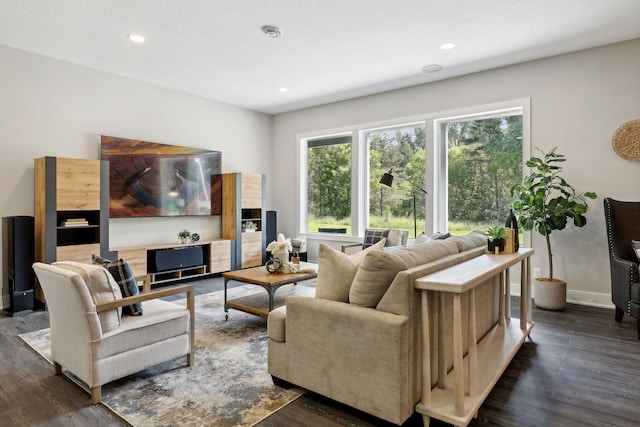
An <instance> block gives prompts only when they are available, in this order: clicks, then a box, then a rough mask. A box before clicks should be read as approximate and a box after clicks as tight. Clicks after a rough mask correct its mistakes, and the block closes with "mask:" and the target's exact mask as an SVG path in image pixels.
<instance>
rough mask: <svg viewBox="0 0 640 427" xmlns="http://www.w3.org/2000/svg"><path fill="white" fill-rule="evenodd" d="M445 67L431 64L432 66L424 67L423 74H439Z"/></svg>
mask: <svg viewBox="0 0 640 427" xmlns="http://www.w3.org/2000/svg"><path fill="white" fill-rule="evenodd" d="M443 68H444V67H443V66H442V65H440V64H431V65H425V66H424V67H422V72H423V73H437V72H438V71H442V69H443Z"/></svg>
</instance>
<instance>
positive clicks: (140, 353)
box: [33, 261, 194, 403]
mask: <svg viewBox="0 0 640 427" xmlns="http://www.w3.org/2000/svg"><path fill="white" fill-rule="evenodd" d="M33 269H34V270H35V273H36V276H37V278H38V281H39V282H40V285H41V287H42V290H43V292H44V295H45V298H46V301H47V307H48V310H49V322H50V324H51V359H52V362H53V369H54V373H55V374H56V375H58V374H60V373H61V372H62V367H63V366H64V367H65V369H67V370H69V371H70V372H71V373H72V374H73V375H75V376H76V377H78V378H79V379H80V380H82V381H83V382H84V383H86V384H87V386H88V387H89V390H90V393H91V401H92V403H98V402H99V401H100V400H101V398H102V392H101V387H102V385H104V384H106V383H108V382H111V381H113V380H116V379H119V378H122V377H125V376H127V375H130V374H132V373H135V372H138V371H141V370H143V369H147V368H149V367H151V366H154V365H158V364H160V363H164V362H167V361H169V360H173V359H176V358H179V357H182V356H187V364H188V365H189V366H190V365H192V364H193V361H194V288H193V285H182V286H177V287H174V288H169V289H164V290H160V291H154V292H149V293H142V294H139V295H135V296H131V297H126V298H122V293H121V291H120V288H119V287H118V285H117V284H116V282H115V280H114V278H113V277H112V276H111V274H110V273H109V272H108V271H107V270H106V269H104V268H103V267H101V266H98V265H92V264H83V263H78V262H71V261H67V262H58V263H54V264H51V265H49V264H43V263H39V262H38V263H35V264H34V265H33ZM178 293H186V294H187V307H184V306H181V305H178V304H174V303H172V302H168V301H163V300H160V299H158V298H161V297H165V296H168V295H173V294H178ZM137 302H141V303H142V304H143V307H144V314H143V315H142V316H123V315H122V314H121V307H122V306H124V305H130V304H133V303H137Z"/></svg>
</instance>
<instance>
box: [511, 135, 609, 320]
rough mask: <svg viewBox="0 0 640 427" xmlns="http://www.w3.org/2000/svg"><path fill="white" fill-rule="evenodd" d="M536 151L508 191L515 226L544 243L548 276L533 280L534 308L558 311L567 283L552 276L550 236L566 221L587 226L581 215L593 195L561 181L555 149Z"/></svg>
mask: <svg viewBox="0 0 640 427" xmlns="http://www.w3.org/2000/svg"><path fill="white" fill-rule="evenodd" d="M536 149H537V150H538V151H540V153H541V154H542V156H541V157H531V158H530V159H529V160H527V163H526V165H527V166H528V167H529V168H532V169H533V172H532V173H531V174H530V175H529V176H527V177H526V178H525V179H524V180H523V182H522V183H521V184H516V185H514V186H513V187H512V188H511V195H512V196H513V197H515V201H514V202H513V210H514V212H515V213H516V215H517V216H518V224H519V225H520V227H521V228H522V229H523V230H526V231H530V230H534V229H535V230H536V231H537V232H538V233H540V234H541V235H542V236H544V238H545V240H546V242H547V256H548V260H549V277H548V278H536V280H535V288H534V290H535V297H534V301H535V304H536V306H538V307H540V308H546V309H549V310H561V309H563V308H564V307H565V305H566V299H567V298H566V293H567V283H566V282H565V281H564V280H560V279H557V278H555V277H554V275H553V254H552V252H551V239H550V237H551V233H552V232H553V231H555V230H562V229H564V228H565V227H566V225H567V222H568V221H569V220H571V221H573V224H574V225H575V226H576V227H583V226H584V225H585V224H586V223H587V218H586V217H585V216H584V214H585V213H586V212H587V210H588V208H589V206H588V205H587V201H586V199H595V198H596V197H597V196H596V193H594V192H584V193H578V192H577V191H576V190H575V189H574V188H573V187H572V186H571V185H569V183H567V181H565V179H564V178H562V176H561V175H562V167H561V166H559V164H560V163H562V162H564V161H565V156H564V155H562V154H558V153H556V149H557V147H554V148H553V149H551V150H550V151H549V152H547V153H545V152H544V151H543V150H541V149H540V148H537V147H536Z"/></svg>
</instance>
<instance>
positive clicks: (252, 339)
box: [20, 283, 312, 427]
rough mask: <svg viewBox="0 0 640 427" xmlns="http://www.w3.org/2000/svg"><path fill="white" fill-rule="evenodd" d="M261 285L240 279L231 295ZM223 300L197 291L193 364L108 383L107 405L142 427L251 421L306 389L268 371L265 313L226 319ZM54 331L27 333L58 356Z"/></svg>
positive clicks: (182, 362) (47, 354)
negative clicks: (276, 379) (286, 384)
mask: <svg viewBox="0 0 640 427" xmlns="http://www.w3.org/2000/svg"><path fill="white" fill-rule="evenodd" d="M297 286H312V284H308V285H304V284H302V283H300V284H298V285H297ZM260 291H261V289H259V288H257V287H255V286H239V287H236V288H231V289H229V298H235V297H239V296H244V295H250V294H253V293H256V292H260ZM175 302H176V303H179V304H182V305H185V300H178V301H175ZM223 303H224V292H223V291H218V292H212V293H209V294H203V295H198V296H196V304H195V312H196V316H195V318H196V329H195V336H196V354H195V363H194V365H193V366H191V367H188V366H187V365H186V359H185V358H181V359H179V360H176V361H172V362H167V363H164V364H162V365H158V366H156V367H153V368H150V369H147V370H145V371H142V372H139V373H137V374H134V375H130V376H128V377H126V378H123V379H121V380H117V381H114V382H112V383H109V384H106V385H104V386H103V387H102V400H103V404H105V405H106V406H107V407H109V408H110V409H111V410H112V411H114V412H116V413H117V414H118V415H119V416H121V417H122V418H124V419H125V420H126V421H127V422H129V423H130V424H132V425H134V426H140V427H144V426H178V425H179V426H201V425H206V426H218V427H226V426H251V425H253V424H255V423H257V422H259V421H260V420H262V419H264V418H265V417H267V416H268V415H270V414H271V413H273V412H275V411H277V410H278V409H280V408H281V407H283V406H284V405H286V404H288V403H290V402H292V401H293V400H295V399H296V398H298V397H299V396H301V395H302V394H303V393H304V391H303V390H301V389H298V388H291V389H289V390H285V389H282V388H280V387H276V386H274V385H273V382H272V380H271V376H270V375H269V374H268V373H267V332H266V320H265V319H264V318H260V317H257V316H253V315H250V314H247V313H243V312H240V311H236V310H229V320H228V321H225V313H224V309H223ZM49 333H50V330H49V329H43V330H40V331H34V332H30V333H27V334H23V335H20V337H21V338H22V339H23V340H24V341H25V342H26V343H27V344H28V345H29V346H30V347H31V348H33V349H34V350H35V351H36V352H37V353H39V354H40V355H41V356H42V357H44V358H45V359H46V360H47V361H49V363H51V362H50V360H51V349H50V334H49ZM67 376H70V375H69V373H67ZM85 388H86V387H85ZM87 398H88V397H87Z"/></svg>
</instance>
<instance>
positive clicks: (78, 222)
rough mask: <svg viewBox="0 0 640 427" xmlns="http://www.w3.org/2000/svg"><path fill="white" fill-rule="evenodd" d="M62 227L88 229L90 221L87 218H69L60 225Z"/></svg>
mask: <svg viewBox="0 0 640 427" xmlns="http://www.w3.org/2000/svg"><path fill="white" fill-rule="evenodd" d="M60 225H61V226H62V227H86V226H88V225H89V221H87V220H86V219H85V218H67V219H65V220H64V221H62V223H61V224H60Z"/></svg>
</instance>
